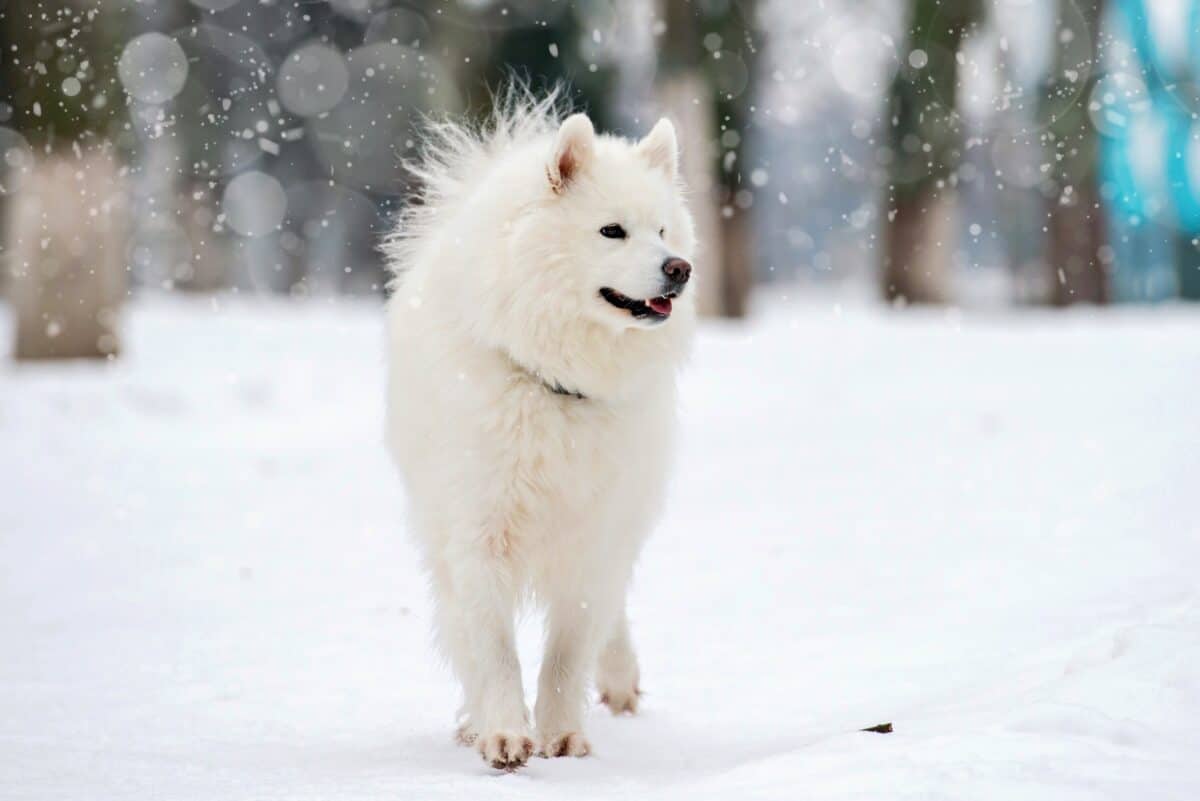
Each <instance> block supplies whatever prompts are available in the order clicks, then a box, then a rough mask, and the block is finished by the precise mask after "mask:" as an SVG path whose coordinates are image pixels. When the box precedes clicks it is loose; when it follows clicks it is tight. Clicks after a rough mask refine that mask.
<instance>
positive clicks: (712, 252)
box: [658, 74, 727, 316]
mask: <svg viewBox="0 0 1200 801" xmlns="http://www.w3.org/2000/svg"><path fill="white" fill-rule="evenodd" d="M707 93H708V86H707V84H706V83H705V82H704V79H703V78H702V77H701V76H700V75H698V74H691V75H688V74H672V75H671V76H670V77H667V78H665V79H663V80H661V81H659V84H658V95H659V97H658V101H659V103H660V104H661V106H662V108H663V111H664V112H665V113H666V115H667V116H668V117H670V118H671V119H672V120H673V121H674V123H675V126H676V128H675V130H676V131H677V132H678V134H679V147H680V164H679V170H680V175H681V177H682V178H683V183H684V185H685V186H686V187H687V192H688V206H689V208H690V210H691V212H692V217H693V218H694V219H695V221H696V238H697V239H698V240H699V246H698V252H697V256H696V262H697V267H696V269H697V270H698V271H699V278H698V282H697V284H696V288H697V289H698V290H699V295H698V296H697V298H698V304H699V309H700V313H701V314H703V315H706V316H713V315H719V314H723V313H724V309H725V308H726V296H727V293H726V289H725V271H724V269H723V265H724V263H725V249H724V247H723V245H724V239H723V235H722V234H723V231H722V225H721V215H720V210H719V208H718V205H717V187H716V185H715V184H716V182H715V181H714V177H715V171H714V170H713V165H715V164H716V163H717V160H716V154H715V153H714V152H713V147H712V143H713V141H714V140H715V139H716V131H715V130H714V126H713V123H712V115H711V111H712V110H711V108H705V107H704V106H703V105H702V104H700V103H696V102H694V101H695V99H696V98H698V97H704V96H705V95H706V94H707Z"/></svg>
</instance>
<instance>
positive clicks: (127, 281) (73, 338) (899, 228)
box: [0, 0, 1200, 358]
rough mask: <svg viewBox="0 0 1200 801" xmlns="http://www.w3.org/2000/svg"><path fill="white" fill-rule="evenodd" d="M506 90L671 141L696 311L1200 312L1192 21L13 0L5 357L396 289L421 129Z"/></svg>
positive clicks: (896, 0) (777, 8) (1008, 2)
mask: <svg viewBox="0 0 1200 801" xmlns="http://www.w3.org/2000/svg"><path fill="white" fill-rule="evenodd" d="M512 72H515V73H516V74H517V75H519V76H523V77H524V78H526V79H527V80H529V81H530V82H531V84H532V85H533V86H534V87H535V88H537V87H544V86H547V85H550V84H551V83H553V82H555V81H558V80H564V81H566V82H567V83H568V84H569V86H570V87H571V94H572V98H573V100H574V102H575V103H576V105H577V106H578V107H580V108H583V109H586V110H587V111H588V112H589V113H590V114H591V115H592V116H593V118H594V119H595V120H596V121H597V123H598V125H599V126H600V127H602V128H604V129H607V130H611V131H616V132H619V133H624V134H628V135H630V136H637V135H640V134H642V133H644V132H645V131H647V130H648V129H649V127H650V126H651V125H652V124H653V122H654V121H655V120H656V119H657V118H658V116H660V115H663V114H666V115H669V116H671V117H672V118H673V119H674V120H675V121H676V123H677V125H678V127H679V130H680V131H681V134H682V137H683V146H684V165H683V167H684V174H685V178H686V180H687V182H688V184H689V187H690V189H691V192H692V197H693V205H694V212H695V214H696V216H697V220H698V223H699V229H700V232H701V238H702V242H703V244H704V248H705V250H704V252H703V254H702V256H701V258H700V259H699V263H700V265H701V268H702V269H703V270H704V273H705V274H706V276H707V280H706V281H705V283H704V284H703V296H702V308H703V310H704V311H705V312H707V313H708V314H712V315H722V316H731V317H738V316H742V315H745V314H747V313H748V311H749V310H750V308H751V307H750V303H751V300H752V293H751V290H752V289H753V287H755V286H756V285H762V284H767V283H771V282H779V284H780V286H781V287H782V286H786V287H787V290H786V291H788V292H792V291H803V290H804V287H807V286H815V285H821V284H839V283H845V284H849V285H853V286H859V287H862V286H869V287H871V288H872V291H873V292H876V293H877V294H878V296H879V298H880V299H881V300H882V301H884V302H890V303H892V304H895V305H897V306H904V305H907V304H914V303H922V304H955V305H962V306H1007V305H1012V304H1044V305H1056V306H1067V305H1070V304H1074V303H1081V302H1085V303H1115V302H1148V301H1161V300H1166V299H1173V298H1182V299H1190V300H1195V299H1198V298H1200V122H1198V119H1200V117H1198V114H1200V0H814V2H803V3H799V2H789V1H787V0H588V1H587V2H585V1H584V0H425V2H420V1H419V0H409V1H402V0H0V214H2V215H3V228H2V230H0V249H2V250H0V259H2V260H3V261H2V263H3V277H4V281H3V283H2V286H3V288H2V289H0V294H2V296H3V297H4V298H5V299H6V300H7V301H8V303H9V304H10V305H11V307H12V310H13V318H14V319H15V320H16V321H17V326H18V331H17V336H16V339H15V342H16V352H17V356H18V357H23V358H42V357H61V356H111V355H115V354H116V353H117V352H119V348H120V340H119V328H120V325H119V319H120V307H121V305H122V303H123V302H125V301H126V300H127V299H128V298H129V297H131V296H132V295H136V294H138V293H151V292H163V291H171V292H197V293H199V292H217V291H220V292H230V291H232V292H238V293H248V292H256V293H281V294H288V295H291V296H296V297H306V296H319V295H334V294H340V293H359V294H370V293H374V294H380V293H382V291H383V284H384V274H383V269H382V266H381V263H380V259H379V254H378V252H377V250H376V245H377V243H378V241H379V239H380V237H381V236H382V235H383V233H384V232H385V231H386V230H387V229H388V227H389V225H390V224H391V222H390V221H391V219H392V217H393V214H394V212H395V211H396V210H397V208H398V207H399V205H400V204H401V203H403V202H404V198H405V196H406V195H407V193H408V192H409V190H410V189H411V187H410V186H409V183H408V178H407V177H406V175H405V173H404V171H403V169H402V167H401V162H402V160H403V159H404V158H405V157H408V156H411V155H413V154H414V152H415V147H416V146H417V144H418V135H417V133H416V131H415V126H416V125H417V124H418V122H419V120H420V117H421V115H422V114H425V113H429V112H434V113H452V114H468V115H471V116H476V117H478V116H482V115H484V114H486V112H487V107H488V103H489V88H494V87H496V86H498V85H499V84H500V83H501V82H502V81H504V80H505V77H506V76H507V75H509V74H510V73H512ZM797 285H798V286H797Z"/></svg>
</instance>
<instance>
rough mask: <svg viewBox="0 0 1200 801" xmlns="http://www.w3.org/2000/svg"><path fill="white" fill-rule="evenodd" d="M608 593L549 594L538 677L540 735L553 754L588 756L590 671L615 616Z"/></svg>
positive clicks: (545, 751) (546, 752)
mask: <svg viewBox="0 0 1200 801" xmlns="http://www.w3.org/2000/svg"><path fill="white" fill-rule="evenodd" d="M614 613H615V610H614V604H612V603H611V601H610V600H609V599H607V598H604V597H597V596H596V595H592V596H591V597H587V596H586V595H581V594H577V593H568V594H565V595H563V596H560V597H556V598H552V599H550V602H549V604H548V609H547V614H546V653H545V655H544V656H543V658H542V669H541V673H540V675H539V677H538V696H537V706H536V709H535V711H534V716H535V718H536V720H537V728H538V740H539V742H540V743H541V747H542V753H543V754H544V755H546V756H548V757H559V756H585V755H586V754H587V753H588V752H589V751H590V750H591V746H590V745H589V744H588V741H587V738H586V737H584V734H583V713H584V710H585V707H586V704H587V697H586V692H587V681H588V672H589V669H590V668H591V667H592V665H594V664H595V662H596V655H597V653H598V651H599V649H600V645H601V643H602V642H603V633H604V632H606V631H608V630H609V628H610V627H611V625H612V620H613V617H614Z"/></svg>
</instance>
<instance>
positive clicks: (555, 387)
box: [508, 355, 588, 401]
mask: <svg viewBox="0 0 1200 801" xmlns="http://www.w3.org/2000/svg"><path fill="white" fill-rule="evenodd" d="M508 360H509V361H510V362H512V366H513V367H515V368H516V369H517V370H519V371H521V372H522V373H524V374H525V375H526V376H527V377H528V378H530V379H532V380H533V381H536V382H537V383H539V384H541V385H542V387H543V388H544V389H545V390H546V391H547V392H552V393H554V394H555V395H562V396H563V397H566V398H574V399H575V400H581V401H582V400H587V399H588V396H587V395H584V394H583V393H582V392H577V391H576V390H573V389H567V388H566V387H564V386H563V385H562V384H560V383H559V382H558V381H548V380H546V377H545V376H543V375H542V374H541V373H540V372H538V371H537V370H533V369H530V368H528V367H526V366H525V365H523V364H521V363H520V362H519V361H517V360H516V359H514V358H513V357H512V356H511V355H509V357H508Z"/></svg>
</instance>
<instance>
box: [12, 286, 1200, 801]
mask: <svg viewBox="0 0 1200 801" xmlns="http://www.w3.org/2000/svg"><path fill="white" fill-rule="evenodd" d="M0 323H4V324H5V330H6V331H7V328H8V326H7V320H6V319H4V318H3V314H2V313H0ZM5 336H7V334H5ZM381 339H382V338H381V333H380V315H379V313H378V309H377V308H376V307H375V306H374V305H372V304H367V303H359V304H343V305H336V306H330V305H327V304H320V303H315V302H313V303H308V304H303V305H292V306H284V305H276V304H271V305H259V304H254V303H250V302H245V301H243V302H239V303H234V304H231V305H227V304H225V303H221V304H216V305H214V304H212V303H210V302H209V301H208V300H203V301H199V300H198V301H191V302H182V301H163V300H157V301H154V302H147V301H143V302H142V303H141V304H139V305H137V306H136V307H135V308H134V309H133V313H132V315H131V318H130V320H129V326H128V337H127V342H128V353H127V356H126V358H123V359H122V360H121V361H120V362H119V363H118V364H117V365H115V366H111V367H96V366H88V365H56V366H41V367H22V368H19V369H16V368H12V367H10V366H5V367H3V368H0V653H2V656H0V798H3V799H5V801H8V799H21V801H26V800H32V799H63V800H64V801H66V800H67V799H69V800H70V801H78V800H79V799H138V800H139V801H141V800H142V799H152V798H164V799H196V800H197V801H212V799H251V798H253V799H289V801H295V800H296V799H322V800H323V801H329V800H330V799H381V798H389V799H442V798H463V799H478V798H484V797H487V798H522V799H541V798H545V799H551V798H582V799H587V798H601V797H603V798H629V799H645V798H678V799H709V798H711V799H734V798H737V799H741V798H779V799H795V798H812V799H843V798H863V799H898V798H921V799H941V798H945V799H972V800H973V801H974V800H976V799H1003V800H1004V801H1012V799H1034V798H1036V799H1054V801H1071V800H1073V799H1131V801H1132V800H1133V799H1138V801H1141V799H1149V798H1152V799H1156V801H1163V800H1164V799H1180V800H1181V801H1182V800H1183V799H1189V801H1190V799H1195V798H1196V797H1197V796H1198V794H1200V758H1198V757H1197V755H1198V754H1200V584H1198V581H1197V573H1198V570H1197V568H1198V566H1200V560H1198V558H1200V500H1198V497H1200V310H1191V311H1188V310H1185V309H1160V310H1142V311H1136V310H1134V311H1130V310H1122V311H1116V312H1113V311H1109V312H1105V313H1097V312H1090V313H1089V312H1081V313H1069V314H1054V313H1049V312H1024V313H1009V314H1003V315H990V314H988V315H983V314H979V315H972V314H967V315H965V316H964V315H958V314H953V313H951V314H947V313H944V312H917V313H913V312H907V313H888V312H884V311H874V310H869V309H867V308H865V307H856V306H851V307H850V308H849V309H847V310H845V311H841V310H840V309H839V308H838V307H836V306H835V305H834V304H833V303H832V301H828V302H826V301H821V302H808V303H805V304H799V305H794V306H792V305H788V304H786V303H782V302H777V303H775V304H773V306H772V308H771V310H770V313H769V314H767V315H766V316H765V318H763V319H760V320H759V321H758V322H756V323H755V324H754V325H752V326H750V327H739V326H715V325H714V326H711V327H709V328H708V329H707V330H706V331H705V332H704V336H703V337H702V339H701V341H700V343H699V347H698V350H697V354H696V358H695V360H694V363H693V365H692V367H691V368H690V370H689V372H688V373H687V375H686V378H685V381H684V402H685V409H684V418H685V432H684V438H683V441H684V452H683V454H682V458H681V469H680V471H679V474H678V477H677V481H676V484H675V488H674V491H673V494H672V500H671V503H670V506H669V510H668V514H667V517H666V519H665V521H664V522H663V524H662V526H661V527H660V530H659V531H658V533H657V535H656V536H655V538H654V539H653V540H652V544H651V545H650V546H649V548H648V551H647V553H646V554H645V558H644V560H643V562H642V564H641V568H640V570H639V574H638V581H637V586H636V589H635V593H634V598H633V606H632V615H633V619H634V626H635V634H636V638H637V641H638V643H639V646H640V651H641V658H642V665H643V673H644V686H645V688H646V690H647V695H646V697H645V712H644V714H643V715H642V716H641V717H639V718H636V719H613V718H611V717H609V716H608V714H607V713H606V712H605V711H603V710H602V709H600V708H597V709H593V710H592V712H591V717H590V726H591V735H592V743H593V746H594V747H595V755H594V756H593V757H591V758H589V759H586V760H553V761H543V760H535V761H534V762H533V763H531V764H530V766H529V767H528V769H526V770H525V771H523V772H522V773H520V774H517V775H511V776H507V775H497V774H495V773H494V772H492V771H491V770H489V769H487V768H486V767H485V766H484V765H483V763H482V762H481V761H480V760H479V759H478V758H477V757H476V756H475V755H474V754H472V753H470V752H468V751H465V750H463V749H460V748H458V747H456V746H455V745H453V744H452V742H451V736H450V734H451V723H452V717H453V713H454V710H455V707H456V705H457V699H456V691H455V688H454V686H453V685H452V684H451V682H450V680H449V678H448V676H447V674H446V673H445V672H444V671H443V670H442V669H441V668H440V667H439V666H438V664H437V662H436V660H435V658H434V657H433V655H432V653H431V649H430V647H429V638H428V628H429V625H428V612H429V609H428V605H427V602H426V599H425V591H424V585H423V581H422V579H421V577H420V575H419V574H418V572H417V570H416V567H415V558H414V554H413V551H412V549H411V548H410V546H409V545H408V543H407V540H406V539H405V536H404V532H403V528H404V524H403V518H404V510H403V504H402V501H401V499H400V498H399V490H398V485H397V483H396V481H395V480H394V478H393V475H392V473H391V469H390V465H389V464H388V461H387V459H386V457H385V455H384V452H383V450H382V448H381V446H380V444H379V440H380V434H379V431H380V417H381V401H380V395H381V382H382V355H381V350H380V343H381ZM0 344H4V343H3V342H0ZM535 624H536V621H534V620H531V621H529V622H528V624H527V626H526V627H525V629H523V655H524V657H525V660H526V665H525V667H526V672H527V674H530V676H532V673H533V671H534V670H535V669H536V661H535V658H536V650H537V631H536V625H535ZM527 686H532V683H531V682H529V683H527ZM883 721H892V722H893V723H894V724H895V733H894V734H890V735H881V734H864V733H859V732H857V731H856V730H857V729H858V728H860V727H862V726H869V725H872V724H876V723H880V722H883Z"/></svg>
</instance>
